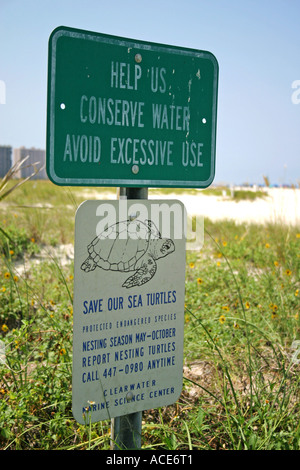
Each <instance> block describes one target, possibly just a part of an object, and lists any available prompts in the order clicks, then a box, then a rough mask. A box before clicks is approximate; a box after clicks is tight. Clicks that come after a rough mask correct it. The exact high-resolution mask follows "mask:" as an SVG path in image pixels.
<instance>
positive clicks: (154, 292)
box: [73, 199, 186, 424]
mask: <svg viewBox="0 0 300 470" xmlns="http://www.w3.org/2000/svg"><path fill="white" fill-rule="evenodd" d="M185 227H186V211H185V208H184V206H183V204H182V203H181V202H180V201H175V200H171V201H170V200H169V201H160V200H152V201H150V200H127V199H124V200H118V201H85V202H84V203H83V204H82V205H81V206H80V207H79V208H78V211H77V213H76V219H75V265H74V270H75V275H74V337H73V338H74V341H73V415H74V417H75V419H76V420H77V421H78V422H79V423H82V424H84V423H86V422H89V420H91V421H92V422H95V421H101V420H105V419H111V418H114V417H117V416H122V415H125V414H130V413H134V412H138V411H142V410H146V409H151V408H156V407H160V406H166V405H169V404H171V403H174V402H175V401H176V400H177V399H178V398H179V396H180V393H181V389H182V367H183V327H184V286H185Z"/></svg>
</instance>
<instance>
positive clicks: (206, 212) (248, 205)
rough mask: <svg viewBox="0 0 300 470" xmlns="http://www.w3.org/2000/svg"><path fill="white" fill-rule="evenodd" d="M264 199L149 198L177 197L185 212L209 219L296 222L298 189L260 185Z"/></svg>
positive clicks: (299, 221) (299, 219)
mask: <svg viewBox="0 0 300 470" xmlns="http://www.w3.org/2000/svg"><path fill="white" fill-rule="evenodd" d="M263 191H264V192H265V193H266V197H265V198H257V199H255V200H254V201H249V200H242V201H239V202H235V201H234V200H232V198H230V197H229V196H206V195H205V194H204V193H203V192H202V191H199V194H198V195H196V196H190V195H177V194H174V195H172V194H169V195H168V196H162V195H160V196H155V197H152V196H151V197H149V199H158V198H159V199H173V198H174V199H178V200H180V201H181V202H183V204H184V205H185V207H186V210H187V213H188V214H189V215H202V216H204V217H208V218H210V219H211V220H213V221H216V220H224V219H228V220H235V221H236V222H237V223H252V222H255V223H259V224H266V223H284V224H289V225H293V226H295V225H300V189H292V188H264V189H263Z"/></svg>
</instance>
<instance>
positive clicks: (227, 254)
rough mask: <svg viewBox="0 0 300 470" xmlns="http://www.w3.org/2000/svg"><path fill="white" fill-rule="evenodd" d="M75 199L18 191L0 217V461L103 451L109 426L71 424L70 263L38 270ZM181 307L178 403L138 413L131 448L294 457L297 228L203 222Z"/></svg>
mask: <svg viewBox="0 0 300 470" xmlns="http://www.w3.org/2000/svg"><path fill="white" fill-rule="evenodd" d="M93 191H94V189H91V190H90V194H91V198H94V193H93ZM86 192H87V190H86V189H84V188H81V189H74V188H71V189H70V188H60V187H56V186H54V185H52V184H51V183H48V182H40V181H37V182H34V181H29V182H27V183H26V184H24V185H23V186H22V187H20V188H18V190H16V191H15V192H13V193H11V194H10V196H9V197H8V198H7V199H5V201H4V202H2V205H1V207H0V227H1V228H2V229H4V230H5V232H6V233H7V234H8V235H9V237H10V239H8V238H7V237H6V236H4V235H3V237H2V236H1V238H0V253H1V265H0V307H1V308H0V339H1V340H2V341H3V342H4V343H5V347H6V364H1V362H0V398H1V400H0V448H1V449H2V450H4V449H88V448H92V449H93V448H95V449H100V450H106V449H109V448H110V422H109V421H103V422H100V423H97V424H93V425H92V426H89V425H88V426H83V425H79V424H78V423H76V422H75V420H74V419H73V416H72V412H71V400H72V398H71V377H72V297H73V263H72V262H70V263H68V264H62V263H61V260H60V259H59V258H55V257H49V259H44V258H38V257H39V255H40V253H41V251H42V250H44V249H45V247H46V248H47V247H49V246H56V245H58V244H67V243H73V236H74V235H73V231H74V215H75V212H76V208H77V207H78V205H79V204H80V203H81V202H82V201H83V200H84V199H86V198H87V197H86V194H85V193H86ZM98 194H99V196H98V197H99V199H101V198H103V197H107V196H109V195H110V197H111V198H115V190H114V189H110V190H109V189H103V190H99V191H98ZM34 258H37V259H42V260H43V261H42V262H40V263H33V264H32V265H30V266H31V267H30V269H27V270H25V271H23V268H24V267H26V266H27V267H28V264H29V263H30V261H32V259H34ZM17 267H18V268H19V269H21V268H22V271H21V272H20V273H17V271H16V268H17ZM185 304H186V309H185V332H184V342H185V344H184V371H183V383H184V387H183V391H182V394H181V397H180V399H179V400H178V401H177V402H176V403H175V404H174V405H171V406H168V407H163V408H159V409H154V410H148V411H145V412H143V428H142V447H143V448H144V449H165V450H171V449H176V450H184V449H195V450H209V449H213V450H216V449H227V450H229V449H233V450H238V449H257V450H258V449H261V450H271V449H289V450H292V449H295V450H296V449H297V450H298V449H299V447H300V446H299V444H300V430H299V377H300V374H299V372H300V367H299V364H298V362H299V359H300V353H299V358H298V352H297V351H298V350H297V349H293V343H294V345H295V344H296V343H295V341H297V340H299V339H300V338H299V326H300V324H299V322H300V320H299V311H300V227H294V228H292V227H288V226H283V225H279V224H278V225H270V226H266V227H265V228H264V230H262V228H261V226H259V225H254V224H253V225H247V226H245V225H236V224H235V223H233V222H229V221H228V222H222V223H220V222H218V223H213V222H211V221H210V220H205V243H204V246H203V249H202V250H201V251H200V252H188V253H187V263H186V299H185ZM297 347H298V349H299V346H297V344H296V348H297ZM0 357H1V356H0Z"/></svg>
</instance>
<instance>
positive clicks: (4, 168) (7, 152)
mask: <svg viewBox="0 0 300 470" xmlns="http://www.w3.org/2000/svg"><path fill="white" fill-rule="evenodd" d="M11 166H12V147H9V146H8V145H7V146H4V145H3V146H0V178H3V176H4V175H6V173H7V172H8V170H9V169H10V168H11Z"/></svg>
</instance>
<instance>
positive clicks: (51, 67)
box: [46, 26, 219, 188]
mask: <svg viewBox="0 0 300 470" xmlns="http://www.w3.org/2000/svg"><path fill="white" fill-rule="evenodd" d="M62 36H67V37H72V38H77V39H84V40H86V41H93V42H95V41H97V42H100V43H108V44H111V45H115V46H118V45H119V46H122V47H124V46H126V47H128V48H129V47H132V48H139V49H140V50H147V51H153V52H165V53H169V54H177V55H178V54H180V55H186V56H190V57H197V58H205V59H209V60H210V61H211V62H212V64H213V67H214V82H213V104H212V127H211V129H212V132H211V134H212V135H211V169H210V170H211V171H210V177H209V178H208V179H207V180H206V181H186V180H148V179H138V178H134V179H118V178H105V179H103V178H80V177H79V178H61V177H59V176H57V175H56V173H55V170H54V162H55V155H54V140H55V80H56V45H57V41H58V39H59V38H60V37H62ZM48 54H49V55H48V97H47V145H46V149H47V150H46V170H47V174H48V177H49V179H50V180H51V181H52V182H53V183H54V184H57V185H60V186H114V187H157V188H159V187H161V188H167V187H169V188H171V187H173V188H207V187H208V186H209V185H210V184H211V183H212V181H213V179H214V176H215V152H216V127H217V92H218V75H219V65H218V61H217V59H216V58H215V56H214V55H213V54H212V53H210V52H207V51H200V50H197V49H190V48H181V47H177V46H171V45H164V44H158V43H153V42H145V41H140V40H134V39H128V38H122V37H118V36H111V35H106V34H102V33H95V32H90V31H84V30H81V29H74V28H69V27H66V26H59V27H58V28H56V29H54V30H53V31H52V33H51V35H50V38H49V51H48Z"/></svg>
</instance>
